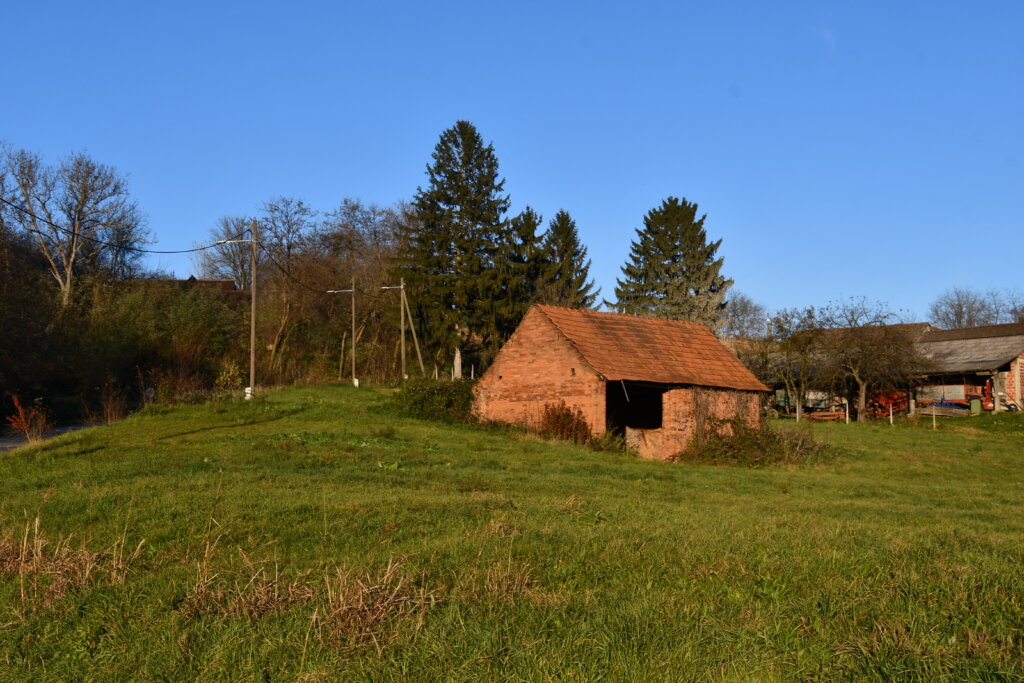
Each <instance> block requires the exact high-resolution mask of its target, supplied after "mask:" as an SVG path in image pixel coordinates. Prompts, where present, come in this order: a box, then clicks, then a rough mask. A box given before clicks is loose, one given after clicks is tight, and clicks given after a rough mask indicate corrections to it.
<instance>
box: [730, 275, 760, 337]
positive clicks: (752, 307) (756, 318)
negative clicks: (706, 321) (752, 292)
mask: <svg viewBox="0 0 1024 683" xmlns="http://www.w3.org/2000/svg"><path fill="white" fill-rule="evenodd" d="M723 321H724V324H723V326H722V330H721V333H722V334H723V335H724V336H726V337H733V338H736V339H757V338H759V337H763V336H764V335H765V334H766V333H767V331H768V311H767V310H766V309H765V307H764V306H762V305H761V304H759V303H757V302H755V301H754V300H753V299H751V298H750V297H749V296H747V295H746V294H744V293H743V292H740V291H738V290H736V289H735V288H733V289H732V291H730V292H729V298H728V300H727V301H726V302H725V311H724V312H723Z"/></svg>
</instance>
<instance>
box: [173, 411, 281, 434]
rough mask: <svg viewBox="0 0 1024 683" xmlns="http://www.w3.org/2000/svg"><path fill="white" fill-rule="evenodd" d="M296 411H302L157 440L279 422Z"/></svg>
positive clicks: (214, 426) (200, 429)
mask: <svg viewBox="0 0 1024 683" xmlns="http://www.w3.org/2000/svg"><path fill="white" fill-rule="evenodd" d="M296 412H301V411H289V412H286V413H281V414H280V415H276V416H275V417H270V418H267V419H265V420H248V421H246V422H239V423H238V424H230V425H211V426H209V427H200V428H199V429H190V430H188V431H186V432H177V433H175V434H165V435H164V436H161V437H158V438H157V439H156V440H157V441H166V440H167V439H176V438H178V437H181V436H191V435H192V434H201V433H202V432H212V431H216V430H218V429H238V428H240V427H252V426H254V425H261V424H268V423H270V422H278V421H280V420H283V419H284V418H286V417H290V416H291V415H293V414H294V413H296Z"/></svg>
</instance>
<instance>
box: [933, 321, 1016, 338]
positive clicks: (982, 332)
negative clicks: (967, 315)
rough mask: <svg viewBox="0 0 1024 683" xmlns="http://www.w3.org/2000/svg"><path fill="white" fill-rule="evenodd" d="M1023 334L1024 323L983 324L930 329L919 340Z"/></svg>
mask: <svg viewBox="0 0 1024 683" xmlns="http://www.w3.org/2000/svg"><path fill="white" fill-rule="evenodd" d="M1020 336H1024V323H1008V324H1005V325H983V326H982V327H961V328H958V329H955V330H938V329H932V330H930V331H929V332H928V333H927V334H925V335H924V337H922V339H921V341H926V342H933V341H952V340H954V339H988V338H990V337H1020Z"/></svg>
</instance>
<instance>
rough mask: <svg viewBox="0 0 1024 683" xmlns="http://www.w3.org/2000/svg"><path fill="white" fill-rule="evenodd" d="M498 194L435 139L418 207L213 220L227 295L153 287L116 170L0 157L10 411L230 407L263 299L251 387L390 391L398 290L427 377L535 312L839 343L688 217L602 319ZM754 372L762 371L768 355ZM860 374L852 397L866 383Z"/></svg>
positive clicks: (481, 162) (447, 139) (639, 252)
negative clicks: (151, 397)
mask: <svg viewBox="0 0 1024 683" xmlns="http://www.w3.org/2000/svg"><path fill="white" fill-rule="evenodd" d="M504 187H505V180H504V178H503V177H502V176H501V173H500V169H499V163H498V158H497V154H496V152H495V150H494V147H493V145H492V144H490V143H486V142H485V141H484V139H483V137H482V136H481V135H480V133H479V131H478V130H477V129H476V127H475V126H473V124H472V123H470V122H468V121H458V122H456V123H455V125H453V126H452V127H451V128H449V129H447V130H445V131H443V132H442V133H441V135H440V137H439V139H438V142H437V144H436V145H435V148H434V151H433V154H432V157H431V159H430V161H429V163H428V164H427V166H426V172H425V183H424V185H423V186H421V187H419V188H417V189H416V191H415V192H414V193H413V195H412V198H411V199H410V200H409V201H400V202H397V203H395V204H394V205H392V206H377V205H373V204H364V203H363V202H361V201H359V200H358V199H353V198H342V199H340V200H339V202H338V204H337V205H335V206H334V207H333V208H326V209H321V208H317V207H312V206H310V205H308V204H307V203H306V202H304V201H303V200H302V199H299V198H295V197H287V196H278V197H271V198H268V199H267V200H266V201H265V202H264V203H262V204H261V205H260V206H259V207H257V209H256V211H255V212H253V213H252V214H251V215H232V216H224V217H221V218H220V219H219V220H217V221H216V223H215V224H214V225H213V226H212V227H211V228H210V230H209V233H208V234H207V236H206V237H207V240H206V241H204V242H203V243H201V244H196V245H195V246H194V250H193V251H194V253H193V259H194V266H195V270H196V273H197V275H198V276H199V278H200V279H201V280H211V279H212V280H227V281H230V282H231V283H233V284H234V287H235V288H236V290H237V291H235V292H234V293H232V292H230V291H228V290H227V289H225V288H223V287H219V286H217V283H203V282H199V283H191V284H190V283H185V282H182V281H176V280H173V278H172V277H171V276H170V275H168V274H166V273H160V272H152V271H150V270H147V268H146V266H145V261H144V257H145V255H146V254H147V253H148V252H152V251H154V249H153V248H152V245H153V243H152V237H153V236H152V233H151V232H150V230H149V228H148V225H147V221H146V217H145V215H144V213H143V212H142V210H141V209H140V207H139V206H138V205H137V203H136V202H135V201H134V199H133V198H132V197H131V194H130V192H129V189H128V184H127V182H126V180H125V178H124V176H123V175H121V174H120V173H119V172H118V171H117V170H116V169H114V168H112V167H110V166H107V165H104V164H102V163H99V162H97V161H95V160H93V159H92V158H91V157H90V156H89V155H88V154H86V153H83V152H75V153H71V154H69V155H67V156H66V157H65V158H63V159H61V160H59V161H57V162H56V163H47V162H46V161H45V160H44V159H43V158H42V157H41V156H40V155H38V154H35V153H32V152H29V151H25V150H18V149H14V148H12V147H10V146H2V147H0V200H3V201H2V202H0V315H2V316H3V320H4V321H5V323H6V324H4V325H2V326H0V392H3V393H4V394H10V393H15V392H19V393H24V394H26V395H30V396H37V395H43V396H47V397H51V398H62V399H63V400H65V401H66V402H67V403H68V407H67V408H66V410H65V412H75V411H76V410H77V411H79V412H81V410H83V409H85V408H86V407H88V405H90V404H93V405H95V403H96V402H97V400H98V397H100V396H102V395H104V394H105V393H106V394H109V393H110V392H111V391H115V392H116V391H120V392H123V393H132V394H133V395H134V396H136V397H139V396H142V395H143V394H144V393H146V391H145V389H146V388H154V387H155V388H156V389H157V390H158V391H157V394H166V395H174V394H184V393H188V392H189V391H193V390H195V391H200V390H203V389H209V388H211V387H221V388H225V389H237V388H239V387H240V386H241V385H242V383H243V382H244V376H245V372H244V369H245V366H246V364H247V360H248V359H247V355H248V348H247V347H248V335H247V327H248V322H249V321H248V315H249V313H248V300H247V298H246V295H245V292H247V291H248V290H249V289H250V288H251V287H252V285H253V283H254V281H255V283H256V285H257V292H258V297H257V316H256V318H257V321H256V322H257V338H258V345H257V373H258V377H259V379H260V382H261V383H268V384H276V383H289V382H295V381H323V380H329V379H338V378H342V377H346V378H347V377H348V375H349V373H350V370H349V362H348V358H349V355H350V354H351V351H352V346H353V344H355V346H356V349H357V358H356V361H357V367H358V370H357V372H358V374H359V375H360V376H362V377H365V378H369V379H381V380H386V379H393V378H396V377H397V376H398V374H399V368H400V366H401V362H400V361H401V359H400V357H399V353H400V341H399V327H400V325H399V323H400V313H399V306H398V298H397V295H396V293H395V292H394V290H389V289H382V288H384V287H393V286H395V285H397V284H398V283H399V282H403V281H404V283H405V285H406V288H407V290H406V291H407V293H408V295H409V309H410V313H411V324H412V325H413V327H414V328H415V330H416V331H417V333H418V338H419V341H420V342H421V345H422V347H423V348H422V351H423V355H424V357H425V361H426V363H427V366H428V374H432V373H433V372H438V374H448V373H449V372H452V371H453V370H454V366H456V365H459V364H461V365H463V366H468V367H472V368H474V369H475V370H477V371H480V370H483V369H484V368H485V367H486V366H487V365H488V364H489V363H490V361H491V359H492V358H493V357H494V354H495V353H496V352H497V351H498V350H499V349H500V348H501V346H502V344H503V343H504V342H505V341H506V340H507V339H508V337H509V336H510V335H511V334H512V332H513V331H514V330H515V328H516V326H517V325H518V323H519V322H520V320H521V319H522V317H523V315H524V314H525V312H526V310H527V309H528V308H529V306H530V305H532V304H534V303H547V304H556V305H561V306H569V307H575V308H594V307H597V306H599V305H603V306H604V307H607V308H609V309H611V310H616V311H620V312H623V313H630V314H635V315H651V316H659V317H668V318H674V319H681V320H692V321H697V322H702V323H705V324H707V325H709V326H710V327H711V328H712V329H714V330H715V331H716V332H718V333H719V334H721V335H723V336H727V337H734V338H740V339H745V340H748V341H749V340H753V339H765V338H774V339H783V338H786V339H791V340H799V339H801V337H800V332H801V331H803V330H806V329H809V328H810V327H811V326H818V327H821V326H826V327H828V326H831V327H833V328H836V329H838V328H839V324H838V322H837V321H838V320H839V319H840V318H841V317H842V316H841V315H839V313H840V311H838V309H837V307H832V308H830V309H828V310H825V309H818V310H814V309H806V310H803V311H798V310H795V309H794V310H787V311H780V312H778V313H776V314H773V315H768V314H767V312H766V311H765V309H764V308H763V307H762V306H759V305H758V304H757V303H755V302H754V301H753V300H751V299H750V298H749V297H748V296H746V295H745V294H743V293H742V292H739V291H736V290H734V289H731V288H732V285H733V281H732V280H731V279H729V278H727V277H726V276H725V275H724V274H723V272H722V269H723V259H722V258H721V257H720V256H719V255H718V249H719V247H720V246H721V243H722V240H721V239H709V237H708V234H707V231H706V228H705V222H706V219H707V216H706V215H705V214H702V213H701V212H700V211H699V208H698V206H697V204H696V203H695V202H693V201H689V200H687V199H686V198H685V197H676V196H670V197H667V198H665V199H664V200H663V201H662V202H661V203H660V204H659V205H658V206H656V207H654V208H652V209H651V210H650V211H648V212H647V213H646V214H645V215H644V216H643V218H642V223H641V225H640V227H638V228H636V232H635V239H634V240H633V241H632V243H631V247H630V253H629V255H628V258H627V260H626V263H625V264H624V265H623V267H622V276H621V277H620V278H619V279H618V280H617V282H616V286H615V289H614V300H613V301H609V300H607V299H602V298H600V292H599V291H598V289H597V288H596V286H595V284H594V281H593V280H592V279H591V277H590V274H589V270H590V265H591V262H590V260H589V258H588V256H587V248H586V246H585V245H584V244H583V243H582V241H581V239H580V235H579V230H578V228H577V224H576V221H575V219H574V218H573V216H572V215H571V214H570V213H569V211H567V210H565V209H560V210H559V211H557V212H556V213H555V215H554V216H553V217H551V218H550V220H548V221H546V222H545V220H544V217H542V216H541V215H540V214H539V213H538V212H537V211H536V210H534V209H533V208H531V207H530V206H529V205H527V206H526V207H525V208H524V209H523V210H522V211H520V212H518V213H516V214H514V215H512V214H510V208H511V198H510V196H509V195H508V194H507V193H506V192H505V190H504ZM254 236H255V238H256V240H257V243H258V249H257V254H256V267H255V270H254V269H253V268H252V266H251V262H250V261H251V255H250V252H251V246H250V243H249V242H248V241H247V240H249V239H251V238H253V237H254ZM157 253H159V252H157ZM353 282H354V283H355V288H356V290H357V291H356V296H355V305H356V318H357V325H356V329H355V334H354V338H353V332H352V329H351V328H352V326H351V322H350V321H351V317H352V297H351V296H349V295H339V294H326V293H325V291H326V290H332V289H334V290H336V289H345V288H348V286H349V285H350V284H352V283H353ZM211 284H212V286H211ZM876 308H877V307H876ZM1022 310H1024V308H1022V305H1021V299H1020V297H1019V295H1016V294H1014V293H1011V292H1006V293H995V292H986V293H974V292H970V291H969V290H950V291H949V292H947V293H945V294H944V295H943V297H940V299H939V300H937V302H936V305H935V306H933V309H932V318H933V320H934V321H935V322H936V323H938V324H940V325H941V326H946V327H949V326H963V325H974V324H988V323H992V322H999V321H1004V320H1009V319H1021V317H1022ZM847 312H849V311H847ZM873 313H876V314H878V315H874V316H873V317H874V318H878V319H882V318H884V319H891V317H892V315H891V313H889V312H887V311H879V310H876V311H873ZM868 317H872V316H868ZM951 323H953V324H951ZM798 343H799V342H798V341H794V344H798ZM747 348H752V347H750V346H749V344H748V347H747ZM747 360H748V362H750V363H751V365H752V366H754V367H760V366H758V365H757V364H758V363H759V362H761V361H759V360H758V358H757V357H756V354H755V355H752V356H750V357H749V358H747ZM762 361H763V358H762ZM762 365H763V363H762ZM847 366H848V372H849V373H850V374H849V377H854V375H856V376H857V377H860V376H862V375H864V372H863V371H862V370H860V369H855V368H853V367H852V366H851V365H850V363H847ZM762 370H763V368H762ZM765 372H767V370H765ZM764 376H765V377H766V378H767V377H768V375H764ZM836 376H838V375H836ZM851 381H855V380H851ZM869 381H870V382H875V380H869ZM875 383H876V384H877V382H875ZM76 406H77V407H76Z"/></svg>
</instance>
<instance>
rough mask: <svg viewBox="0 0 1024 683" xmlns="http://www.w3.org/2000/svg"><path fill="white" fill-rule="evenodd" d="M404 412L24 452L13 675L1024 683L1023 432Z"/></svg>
mask: <svg viewBox="0 0 1024 683" xmlns="http://www.w3.org/2000/svg"><path fill="white" fill-rule="evenodd" d="M386 400H387V395H386V394H385V393H384V392H381V391H377V390H372V389H369V390H368V389H365V388H364V389H359V390H356V389H353V388H350V387H319V388H295V389H287V390H283V391H279V392H275V393H273V394H271V395H270V396H269V397H267V398H266V399H265V400H258V401H254V402H249V403H246V402H224V403H211V404H206V405H195V406H186V407H180V408H174V409H163V410H151V411H148V412H146V413H144V414H140V415H136V416H134V417H131V418H129V419H127V420H125V421H123V422H121V423H118V424H115V425H112V426H109V427H103V428H98V429H91V430H86V431H83V432H78V433H74V434H69V435H66V436H63V437H59V438H57V439H55V440H53V441H49V442H46V443H43V444H40V445H37V446H32V447H26V448H22V449H17V450H14V451H11V452H9V453H6V454H0V539H3V540H0V679H3V680H24V679H30V678H31V679H40V680H45V679H65V680H81V679H92V680H111V679H125V678H131V677H134V678H137V679H142V680H146V679H176V680H193V679H197V680H275V681H276V680H375V681H376V680H436V679H444V680H480V679H485V680H588V681H589V680H598V679H605V680H709V679H710V680H736V679H742V680H749V679H754V680H792V679H796V678H804V679H826V680H835V679H877V680H882V679H884V680H891V679H913V680H943V679H945V680H963V679H985V680H1000V679H1005V680H1011V679H1021V678H1022V677H1024V606H1022V600H1024V546H1022V539H1024V420H1022V419H1020V417H1019V416H1015V415H1006V414H1004V415H1000V416H998V417H982V418H976V419H971V420H961V421H960V422H952V421H950V422H942V423H941V428H940V429H939V430H936V431H932V430H931V429H928V428H926V427H927V426H930V424H928V425H926V426H912V425H900V426H897V427H890V426H889V425H888V424H877V425H864V426H860V425H851V426H847V425H815V430H816V432H817V433H818V434H819V435H820V436H821V438H823V439H826V440H827V441H829V442H830V443H832V444H833V445H834V448H833V450H834V452H835V457H834V458H833V459H830V460H827V461H824V462H821V463H818V464H815V465H805V466H800V467H794V466H790V467H775V468H764V469H744V468H736V467H716V466H709V465H686V464H665V463H656V462H642V461H636V460H634V459H632V458H630V457H628V456H625V455H621V454H614V453H598V452H592V451H588V450H585V449H583V448H578V447H575V446H570V445H560V444H548V443H544V442H540V441H537V440H535V439H532V438H529V437H526V436H523V435H520V434H516V433H512V432H510V433H501V432H498V431H487V430H483V429H479V428H473V427H457V426H447V425H440V424H436V423H429V422H424V421H418V420H413V419H406V418H401V417H398V416H396V415H394V414H393V413H392V412H390V411H389V410H388V408H387V407H386V405H385V403H386ZM140 543H141V547H140V546H139V544H140Z"/></svg>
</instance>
